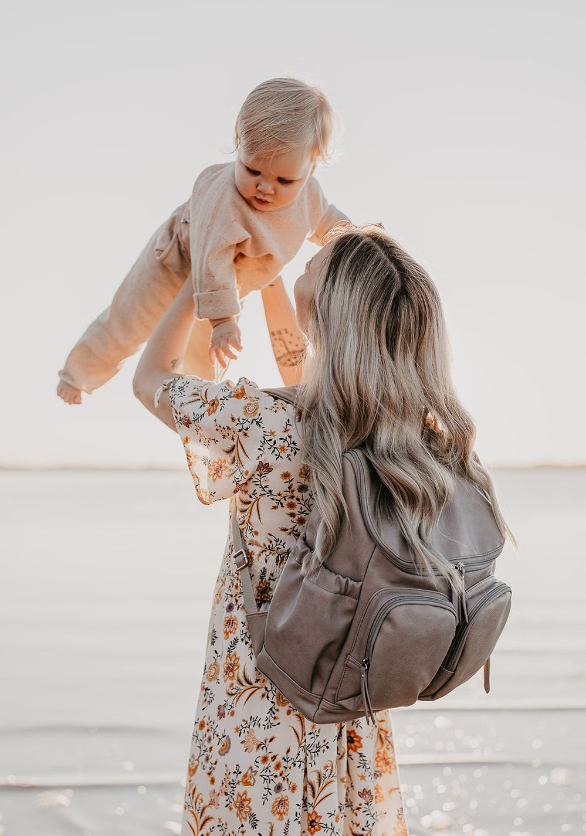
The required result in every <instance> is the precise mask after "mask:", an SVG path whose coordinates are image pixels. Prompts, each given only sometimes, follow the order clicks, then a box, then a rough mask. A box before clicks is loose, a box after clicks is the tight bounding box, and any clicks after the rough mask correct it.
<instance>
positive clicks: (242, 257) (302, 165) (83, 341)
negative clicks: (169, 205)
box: [57, 78, 348, 404]
mask: <svg viewBox="0 0 586 836" xmlns="http://www.w3.org/2000/svg"><path fill="white" fill-rule="evenodd" d="M333 122H334V113H333V110H332V108H331V105H330V104H329V102H328V100H327V99H326V97H325V96H324V94H323V93H322V92H321V90H319V89H318V88H316V87H314V86H310V85H308V84H306V83H304V82H302V81H298V80H296V79H292V78H273V79H270V80H269V81H265V82H263V83H261V84H259V85H258V86H257V87H255V89H254V90H253V91H252V93H250V94H249V96H248V97H247V99H246V101H245V102H244V104H243V105H242V107H241V109H240V112H239V114H238V116H237V119H236V126H235V132H234V136H235V146H236V151H237V158H236V160H234V161H233V162H229V163H221V164H219V165H212V166H210V167H209V168H206V169H204V171H202V173H201V174H200V175H199V177H198V178H197V180H196V182H195V185H194V187H193V192H192V194H191V197H190V199H189V200H188V201H187V202H186V203H184V204H183V205H181V206H180V207H178V209H176V210H175V212H173V214H172V215H171V217H170V218H169V219H168V220H167V221H166V222H165V223H164V224H163V225H162V226H161V227H160V228H159V229H158V230H157V231H156V232H155V234H154V235H153V236H152V238H151V239H150V241H149V242H148V244H147V245H146V247H145V249H144V250H143V252H142V253H141V255H140V256H139V258H138V260H137V262H136V263H135V264H134V266H133V267H132V269H131V270H130V272H129V273H128V275H127V276H126V278H125V279H124V281H123V283H122V285H121V286H120V287H119V288H118V290H117V291H116V294H115V295H114V298H113V300H112V304H111V305H110V307H109V308H107V309H106V310H105V311H104V312H103V313H102V314H100V316H99V317H97V319H96V320H94V322H92V324H91V325H90V326H89V327H88V328H87V330H86V331H85V332H84V334H83V335H82V337H81V338H80V339H79V341H78V342H77V343H76V345H75V346H74V347H73V349H72V350H71V352H70V353H69V356H68V357H67V360H66V363H65V366H64V368H63V369H62V370H61V371H60V372H59V377H60V382H59V385H58V387H57V394H58V395H59V396H60V397H61V398H62V399H63V400H64V401H65V402H66V403H69V404H79V403H81V393H82V392H86V393H91V392H92V391H93V390H94V389H96V388H97V387H99V386H101V385H103V384H104V383H106V382H107V381H108V380H109V379H110V378H111V377H113V376H114V375H115V374H116V373H117V372H118V371H119V369H120V368H121V366H122V363H123V361H124V360H125V359H126V358H127V357H130V356H131V355H132V354H134V353H135V352H136V351H138V349H139V348H140V347H141V346H142V345H143V344H144V343H145V342H146V340H147V339H148V338H149V336H150V335H151V334H152V332H153V331H154V329H155V327H156V325H157V323H158V322H159V320H160V319H161V317H162V315H163V314H164V312H165V311H166V310H167V308H168V307H169V305H170V304H171V302H172V300H173V298H174V297H175V296H176V294H177V292H178V291H179V289H180V287H181V286H182V284H183V282H184V281H186V280H187V279H188V278H189V276H190V275H191V279H190V280H191V281H192V282H193V298H194V315H195V322H194V327H193V330H192V333H191V336H190V342H189V345H188V347H187V349H186V354H185V358H184V359H185V366H186V368H188V369H189V372H190V373H192V374H197V375H199V376H200V377H202V378H203V379H205V380H212V379H213V380H216V379H217V377H218V373H219V369H218V364H219V365H221V366H222V368H223V369H224V370H225V369H226V368H227V363H229V360H228V361H226V355H227V356H228V357H231V358H234V357H235V355H234V354H233V352H232V348H235V349H237V350H238V351H240V350H241V349H242V345H241V336H240V329H239V327H238V322H237V320H238V318H239V315H240V312H241V310H242V308H243V299H244V298H245V297H246V296H247V295H248V294H249V293H250V292H251V291H253V290H262V289H263V288H265V287H267V285H269V284H272V283H273V282H274V281H275V279H277V278H278V277H279V274H280V272H281V269H282V268H283V266H284V265H285V264H287V263H288V262H289V261H291V259H292V258H293V257H294V256H295V255H296V253H297V252H298V250H299V249H300V247H301V245H302V244H303V242H304V240H305V239H306V238H308V239H309V240H310V241H312V242H314V243H316V244H319V243H320V241H321V239H322V237H323V236H324V235H325V233H326V232H327V231H328V230H329V229H331V227H332V226H334V224H335V223H336V222H337V221H339V220H348V218H347V216H346V215H344V213H343V212H340V210H339V209H336V207H335V206H333V205H331V204H328V202H327V200H326V199H325V197H324V195H323V192H322V191H321V188H320V186H319V184H318V182H317V181H316V180H315V179H314V178H313V176H312V175H313V172H314V171H315V168H316V164H317V162H318V161H320V160H325V159H327V156H328V148H329V144H330V142H331V138H332V130H333Z"/></svg>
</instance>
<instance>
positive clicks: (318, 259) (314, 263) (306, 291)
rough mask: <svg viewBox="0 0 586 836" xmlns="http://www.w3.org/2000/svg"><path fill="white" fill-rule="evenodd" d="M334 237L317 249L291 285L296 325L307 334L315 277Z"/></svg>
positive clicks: (328, 252)
mask: <svg viewBox="0 0 586 836" xmlns="http://www.w3.org/2000/svg"><path fill="white" fill-rule="evenodd" d="M334 241H335V238H332V240H331V241H328V243H327V244H325V246H323V247H322V248H321V250H319V251H318V252H317V253H316V254H315V255H314V256H313V258H312V259H310V260H309V261H308V262H307V264H306V265H305V272H304V273H303V274H302V275H301V276H299V278H298V279H297V281H296V282H295V284H294V285H293V296H294V297H295V318H296V319H297V325H298V326H299V328H300V329H301V330H302V331H303V333H304V334H305V336H307V318H308V313H309V308H310V305H311V302H312V300H313V296H314V293H315V288H316V285H317V278H318V276H319V274H320V272H321V268H322V267H323V265H324V263H325V262H326V261H327V259H328V258H329V254H330V250H331V249H332V247H333V245H334Z"/></svg>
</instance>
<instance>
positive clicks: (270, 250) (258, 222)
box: [189, 162, 346, 319]
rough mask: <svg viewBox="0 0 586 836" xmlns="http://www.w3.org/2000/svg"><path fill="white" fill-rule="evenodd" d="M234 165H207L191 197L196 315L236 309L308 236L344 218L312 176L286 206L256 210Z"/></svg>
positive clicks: (211, 316) (321, 232)
mask: <svg viewBox="0 0 586 836" xmlns="http://www.w3.org/2000/svg"><path fill="white" fill-rule="evenodd" d="M235 167H236V163H234V162H232V163H222V164H220V165H212V166H210V167H209V168H206V169H205V170H204V171H202V173H201V174H200V176H199V177H198V178H197V180H196V182H195V185H194V187H193V193H192V195H191V200H190V201H189V204H190V209H191V222H190V230H189V240H190V252H191V276H192V279H193V288H194V297H193V298H194V302H195V318H196V319H220V318H221V317H224V316H231V315H232V314H238V313H240V310H241V306H240V302H239V299H240V298H242V297H244V296H246V295H247V294H248V293H250V291H251V290H261V289H262V288H264V287H266V286H267V285H268V284H270V282H272V281H273V279H275V278H276V277H277V276H278V275H279V273H280V272H281V270H282V268H283V267H284V266H285V264H287V263H288V262H289V261H291V259H292V258H293V257H294V256H295V255H296V254H297V252H298V251H299V249H300V247H301V245H302V244H303V242H304V240H305V239H306V238H307V237H308V236H309V240H310V241H313V242H314V243H316V244H319V241H320V239H321V238H322V237H323V235H325V233H326V232H327V231H328V229H330V228H331V227H332V226H333V225H334V224H335V223H336V221H338V220H341V219H346V215H344V213H343V212H340V210H339V209H336V207H335V206H332V205H331V204H328V202H327V200H326V199H325V197H324V194H323V192H322V190H321V188H320V185H319V183H318V182H317V180H316V179H315V178H314V177H310V178H309V179H308V181H307V183H306V184H305V186H304V187H303V189H302V190H301V192H300V193H299V195H298V196H297V198H296V199H295V200H294V201H293V203H291V204H289V206H284V207H282V208H281V209H276V210H274V211H272V212H262V211H259V210H258V209H254V208H253V207H252V206H251V205H250V204H249V203H248V201H247V200H245V199H244V198H243V197H242V195H241V194H240V192H239V191H238V189H237V188H236V183H235Z"/></svg>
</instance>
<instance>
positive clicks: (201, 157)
mask: <svg viewBox="0 0 586 836" xmlns="http://www.w3.org/2000/svg"><path fill="white" fill-rule="evenodd" d="M11 5H12V8H11V9H10V10H9V12H5V13H4V18H5V19H4V21H3V26H2V31H3V40H4V43H3V44H2V49H1V59H0V60H1V61H2V63H3V65H4V66H3V73H2V114H3V116H4V126H5V127H4V130H3V140H4V145H5V147H4V153H3V155H2V166H3V171H2V190H1V191H2V197H1V213H2V215H1V217H2V229H3V233H4V242H3V246H2V252H1V256H0V258H1V259H2V281H3V293H2V305H1V306H0V350H1V356H2V360H3V377H4V385H3V386H2V393H1V395H0V397H1V398H2V406H1V409H2V426H3V432H2V435H1V438H0V464H1V465H4V466H27V467H31V466H33V467H36V466H41V467H44V466H50V465H96V466H108V465H112V466H132V467H141V466H146V465H154V466H162V467H165V466H168V467H178V466H179V467H180V466H184V455H183V450H182V447H181V443H180V441H179V440H178V438H177V437H176V436H174V435H173V433H171V432H170V431H169V430H168V429H167V428H165V427H164V425H163V424H161V423H159V422H158V421H156V419H155V418H153V417H152V416H151V415H150V414H149V413H147V411H146V410H145V409H144V407H142V406H141V405H140V404H139V402H138V401H137V400H136V399H135V398H134V396H133V394H132V387H131V381H132V373H133V369H134V367H135V365H136V360H137V358H136V357H135V358H132V359H131V360H129V361H128V363H127V364H126V366H125V368H124V369H123V371H122V372H121V373H120V374H119V375H118V376H117V378H115V379H114V380H113V381H111V382H110V383H108V384H106V386H104V387H103V388H101V389H98V390H96V391H95V393H94V394H93V395H92V396H90V397H87V396H86V397H85V402H84V405H83V406H82V407H68V406H66V405H65V404H63V403H62V402H61V401H60V400H59V399H58V398H57V397H56V395H55V394H54V391H55V386H56V384H57V379H58V378H57V370H58V369H59V368H61V367H62V365H63V363H64V360H65V357H66V355H67V353H68V351H69V349H70V348H71V347H72V346H73V344H74V342H75V341H76V340H77V338H78V337H79V336H80V335H81V334H82V332H83V331H84V330H85V328H86V327H87V325H88V324H89V323H90V322H91V320H92V319H94V318H95V317H96V316H97V315H98V314H99V313H100V312H101V311H102V310H103V309H104V308H106V307H107V306H108V304H109V303H110V300H111V298H112V296H113V294H114V292H115V290H116V289H117V287H118V286H119V284H120V283H121V281H122V279H123V278H124V275H125V273H126V272H127V270H128V269H129V268H130V266H131V264H132V263H133V261H134V260H135V258H136V257H137V255H138V254H139V252H140V250H141V249H142V248H143V246H144V245H145V243H146V242H147V240H148V239H149V238H150V236H151V235H152V233H153V232H154V230H155V229H156V228H157V227H158V226H159V224H161V223H162V222H163V221H164V220H165V219H166V218H167V217H168V215H169V214H170V213H171V211H172V210H173V209H175V207H176V206H178V205H179V204H180V203H183V202H184V201H185V200H187V198H188V197H189V194H190V192H191V188H192V185H193V182H194V181H195V178H196V177H197V175H198V174H199V173H200V171H201V170H202V169H203V168H205V167H207V166H209V165H212V164H214V163H220V162H227V161H229V160H231V159H233V156H232V155H231V154H230V153H229V151H230V148H231V140H232V128H233V123H234V118H235V116H236V114H237V112H238V109H239V107H240V105H241V104H242V102H243V100H244V98H245V97H246V95H247V94H248V93H249V92H250V90H252V88H253V87H254V86H255V85H256V84H258V83H259V82H260V81H262V80H263V79H266V78H271V77H273V76H278V75H295V76H298V77H300V78H302V79H304V80H306V81H315V82H317V83H318V84H320V86H322V88H323V90H324V91H325V93H326V95H327V96H328V98H329V99H330V101H331V102H332V104H333V105H334V107H335V109H336V110H337V111H338V113H339V114H340V117H341V119H342V123H343V129H342V134H341V136H340V138H339V142H338V159H337V160H336V161H335V162H334V163H333V164H332V165H331V166H330V167H329V168H327V169H321V170H320V169H318V170H317V172H316V177H317V178H318V180H319V181H320V183H321V185H322V188H323V190H324V193H325V194H326V196H327V198H328V199H329V201H330V202H332V203H334V204H335V205H337V206H338V207H340V208H341V209H342V210H343V211H344V212H346V214H348V215H349V216H350V218H351V219H352V220H353V221H354V222H356V223H363V222H366V221H377V222H382V223H383V224H384V225H385V227H386V229H387V230H388V231H389V232H390V233H391V234H392V235H393V236H395V237H396V238H397V239H398V240H399V241H400V242H401V243H402V244H403V245H404V246H405V247H406V248H407V250H408V251H409V252H410V253H411V254H412V255H414V256H415V257H416V258H417V259H418V260H420V261H421V263H422V264H423V265H424V266H425V267H426V268H427V269H428V270H429V272H430V274H431V276H432V278H433V279H434V280H435V282H436V284H437V286H438V288H439V291H440V294H441V297H442V300H443V304H444V308H445V312H446V317H447V320H448V327H449V335H450V341H451V346H452V352H453V376H454V380H455V383H456V387H457V389H458V393H459V396H460V398H461V400H462V401H463V403H464V405H465V406H466V407H467V409H468V410H469V411H470V412H471V413H472V415H473V417H474V419H475V420H476V423H477V426H478V438H477V444H476V449H477V451H478V453H479V455H480V456H481V457H482V458H483V459H484V460H485V461H486V462H487V463H488V464H501V465H503V464H504V465H506V464H509V465H532V464H541V463H557V464H577V463H586V441H585V435H586V434H585V433H584V432H583V430H582V423H583V418H584V414H585V407H586V403H585V396H584V385H583V382H581V381H583V378H584V373H583V369H582V366H583V359H584V351H583V336H582V335H583V333H584V327H583V317H584V304H585V301H586V293H585V290H584V280H583V272H584V271H583V267H582V261H583V238H584V233H583V228H584V194H585V176H584V162H583V149H584V147H586V141H585V135H584V134H585V131H584V127H585V118H586V117H585V113H584V106H583V83H584V78H585V77H586V76H585V70H586V66H585V65H586V59H585V57H584V54H585V53H584V48H583V43H584V18H585V16H586V13H585V7H584V5H583V4H582V3H578V2H575V3H572V2H563V0H562V2H558V3H555V4H553V3H543V2H537V3H536V2H514V0H513V2H496V3H490V4H487V3H484V4H477V3H467V2H458V3H454V2H444V3H435V2H431V0H428V2H421V3H407V2H402V3H397V2H372V0H371V1H370V2H369V1H368V0H363V2H360V3H356V2H355V3H350V2H346V0H342V1H341V2H340V0H338V2H335V3H334V2H319V3H317V2H316V3H305V2H295V3H288V4H283V3H268V2H264V0H262V2H254V3H246V2H235V1H234V0H230V1H229V2H228V1H227V0H225V2H223V3H205V4H204V3H197V2H174V1H173V0H168V2H165V3H161V2H156V3H155V2H152V0H140V1H139V0H115V1H114V0H101V2H100V3H92V4H89V3H80V2H78V1H77V2H72V1H71V2H65V0H54V2H51V3H42V2H40V0H31V2H29V3H26V4H22V3H21V4H11ZM315 250H316V248H315V246H314V245H312V244H309V243H307V244H306V245H305V246H304V248H303V249H302V250H301V251H300V253H299V255H298V256H297V258H296V259H295V261H294V262H292V263H291V264H290V265H288V266H287V267H286V268H285V270H284V273H283V275H284V279H285V284H286V286H287V289H288V290H289V292H290V293H291V295H292V288H293V283H294V280H295V279H296V278H297V276H298V275H299V273H300V271H301V270H302V267H303V264H304V263H305V261H306V260H307V256H308V255H311V254H312V253H313V252H315ZM240 326H241V329H242V336H243V341H244V342H243V344H244V346H245V348H244V350H243V351H242V353H241V355H240V356H239V358H238V360H237V361H235V362H232V364H231V366H230V369H229V372H228V375H227V377H228V379H231V380H233V381H236V380H237V379H238V377H239V376H240V375H246V376H247V377H248V378H250V379H252V380H254V381H255V382H256V383H258V384H259V386H276V385H280V384H281V381H280V378H279V375H278V372H277V368H276V365H275V363H274V361H273V359H272V353H271V350H270V342H269V338H268V333H267V330H266V325H265V322H264V318H263V313H262V302H261V298H260V294H256V295H255V296H254V297H253V296H250V297H248V300H247V304H246V310H245V311H244V312H243V314H242V317H241V320H240Z"/></svg>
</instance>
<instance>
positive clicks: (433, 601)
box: [360, 591, 456, 725]
mask: <svg viewBox="0 0 586 836" xmlns="http://www.w3.org/2000/svg"><path fill="white" fill-rule="evenodd" d="M435 595H437V596H438V597H437V598H436V597H434V596H435ZM440 596H441V593H439V592H438V593H434V592H433V591H431V592H428V593H423V594H421V593H418V594H413V593H405V594H398V595H394V596H393V597H392V598H390V599H389V600H388V601H387V602H386V603H385V604H383V605H382V606H381V608H380V610H379V611H378V613H377V614H376V617H375V619H374V621H373V622H372V624H371V626H370V629H369V631H368V636H367V638H366V650H365V654H364V657H363V659H362V662H361V663H360V668H361V672H360V690H361V693H362V704H363V706H364V710H365V712H366V715H365V716H366V722H367V724H368V725H369V724H370V723H369V716H370V718H371V719H372V722H373V723H374V725H376V717H375V716H374V711H373V708H372V703H371V701H370V694H369V692H368V669H369V668H370V659H371V654H372V648H373V645H374V640H375V638H376V636H377V634H378V631H379V630H380V626H381V624H382V622H383V621H384V619H385V618H386V616H387V615H388V613H389V612H390V611H391V610H392V609H394V607H396V606H399V605H400V604H404V603H415V604H419V603H424V604H428V605H430V606H433V607H442V608H443V609H446V610H449V611H450V612H451V613H453V614H454V615H456V610H455V608H454V606H453V604H451V603H450V602H449V601H447V600H446V601H444V600H441V599H440Z"/></svg>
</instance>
